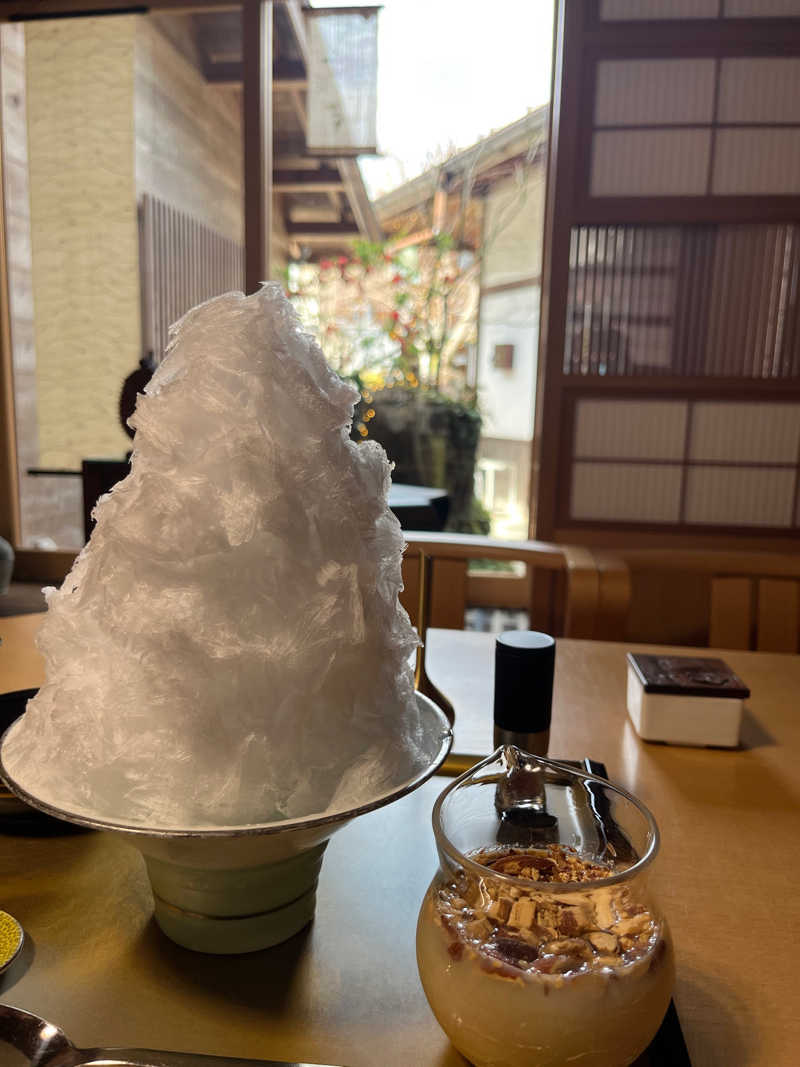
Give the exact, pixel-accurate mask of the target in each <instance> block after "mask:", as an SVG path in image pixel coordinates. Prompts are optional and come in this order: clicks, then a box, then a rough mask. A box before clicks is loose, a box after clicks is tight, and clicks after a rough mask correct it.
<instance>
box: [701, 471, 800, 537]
mask: <svg viewBox="0 0 800 1067" xmlns="http://www.w3.org/2000/svg"><path fill="white" fill-rule="evenodd" d="M795 479H796V473H795V471H794V470H788V469H787V470H782V469H776V468H774V467H702V466H700V467H690V468H689V470H688V472H687V482H686V514H685V519H686V522H687V523H702V524H704V525H713V526H777V527H787V526H789V525H790V524H791V521H792V503H793V500H794V486H795Z"/></svg>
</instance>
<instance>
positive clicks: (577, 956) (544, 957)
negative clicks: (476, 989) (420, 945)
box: [436, 845, 661, 977]
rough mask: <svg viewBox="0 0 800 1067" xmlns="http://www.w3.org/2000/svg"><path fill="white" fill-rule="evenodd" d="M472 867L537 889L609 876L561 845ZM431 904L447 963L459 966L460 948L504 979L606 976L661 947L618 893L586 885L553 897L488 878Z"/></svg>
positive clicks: (623, 891) (508, 852)
mask: <svg viewBox="0 0 800 1067" xmlns="http://www.w3.org/2000/svg"><path fill="white" fill-rule="evenodd" d="M472 859H474V860H476V861H477V862H478V863H480V864H481V865H482V866H484V867H487V868H489V871H496V872H498V873H501V874H505V875H512V876H514V877H517V878H524V879H526V880H527V881H529V882H539V883H543V882H549V883H572V884H574V883H576V882H577V883H583V882H586V883H591V882H594V881H597V880H598V879H602V878H607V877H608V876H609V875H610V874H612V873H613V868H612V867H610V866H604V865H603V864H601V863H597V862H595V861H592V860H587V859H583V858H582V857H581V856H580V855H579V854H578V853H577V852H576V851H575V850H574V849H570V848H566V847H564V846H563V845H550V846H548V847H547V848H546V849H535V850H534V849H530V850H522V849H505V850H503V852H502V853H501V854H498V852H497V851H488V850H487V851H485V852H480V853H477V854H476V855H474V856H473V857H472ZM436 904H437V910H438V914H439V918H440V921H441V924H442V926H443V927H444V928H445V930H446V931H447V934H448V937H449V938H450V939H451V944H450V946H449V947H450V955H451V956H452V958H453V959H454V960H460V959H462V958H463V956H464V949H465V948H467V949H469V950H470V951H471V954H472V955H473V956H474V955H475V954H477V955H478V957H479V959H481V960H482V961H483V963H482V966H484V968H485V969H486V970H488V971H489V972H490V973H495V974H498V975H500V976H503V977H519V975H520V972H523V973H528V974H537V973H538V974H549V975H569V974H574V973H587V972H589V971H606V972H608V971H611V972H613V971H614V970H615V969H617V968H619V967H620V966H625V965H627V964H630V963H632V962H634V961H635V960H638V959H642V958H643V957H644V956H646V955H647V954H648V953H650V952H653V950H654V949H655V948H656V947H657V945H658V943H659V941H660V939H661V928H660V925H659V923H658V922H657V921H656V919H655V918H654V917H653V916H652V915H651V913H650V912H649V911H647V910H646V908H645V907H644V906H643V905H642V904H641V903H639V902H637V901H635V900H634V899H633V897H632V895H631V892H630V889H629V888H628V887H627V886H624V885H623V886H604V887H599V886H598V887H597V888H592V887H591V885H587V887H586V890H585V892H583V893H580V892H575V891H572V892H570V893H569V895H562V896H558V895H557V894H554V893H553V891H552V890H549V891H544V890H538V889H537V888H536V886H534V885H530V886H524V885H515V886H506V885H504V884H503V883H502V882H501V881H500V880H499V879H495V878H492V877H491V875H490V874H489V873H488V872H487V877H485V878H482V879H475V878H472V877H467V876H466V875H464V876H463V877H462V878H461V880H460V882H459V884H458V885H455V884H452V885H449V886H445V887H444V888H442V889H440V890H439V894H438V899H437V902H436ZM456 946H458V947H457V948H456ZM658 958H659V954H658V953H654V955H653V960H654V961H656V960H657V959H658Z"/></svg>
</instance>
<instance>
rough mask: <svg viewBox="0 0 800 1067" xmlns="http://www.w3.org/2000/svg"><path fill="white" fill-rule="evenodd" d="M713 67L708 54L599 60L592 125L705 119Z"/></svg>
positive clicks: (709, 110) (710, 99)
mask: <svg viewBox="0 0 800 1067" xmlns="http://www.w3.org/2000/svg"><path fill="white" fill-rule="evenodd" d="M714 67H715V61H714V60H713V59H655V60H653V59H650V60H645V59H642V60H616V59H615V60H601V61H600V62H599V63H598V65H597V93H596V97H595V100H596V104H595V124H596V125H598V126H635V125H654V126H658V125H662V124H675V123H678V124H680V123H698V124H699V123H709V122H711V118H712V112H713V101H714Z"/></svg>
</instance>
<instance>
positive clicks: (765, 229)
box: [563, 223, 800, 378]
mask: <svg viewBox="0 0 800 1067" xmlns="http://www.w3.org/2000/svg"><path fill="white" fill-rule="evenodd" d="M799 283H800V228H798V226H797V225H795V224H791V223H778V224H769V225H763V224H753V225H750V224H747V225H730V226H728V225H724V226H722V225H720V226H718V225H695V226H682V227H675V226H581V227H576V228H575V229H573V231H572V235H571V243H570V276H569V285H568V289H567V314H566V327H567V328H566V334H565V343H564V364H563V366H564V372H565V373H566V374H590V375H594V374H597V375H629V374H635V375H638V374H657V373H664V372H671V373H675V374H681V375H689V376H692V375H698V376H706V377H716V376H721V377H737V378H796V377H798V376H800V300H798V294H799V293H800V284H799Z"/></svg>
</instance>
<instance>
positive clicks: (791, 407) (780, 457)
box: [689, 402, 800, 464]
mask: <svg viewBox="0 0 800 1067" xmlns="http://www.w3.org/2000/svg"><path fill="white" fill-rule="evenodd" d="M799 449H800V404H771V403H761V404H759V403H738V404H735V403H727V402H726V403H723V402H698V403H695V405H694V407H693V411H692V434H691V448H690V451H689V455H690V458H691V459H693V460H714V461H722V462H730V463H733V462H741V463H791V464H796V463H797V459H798V450H799Z"/></svg>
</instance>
